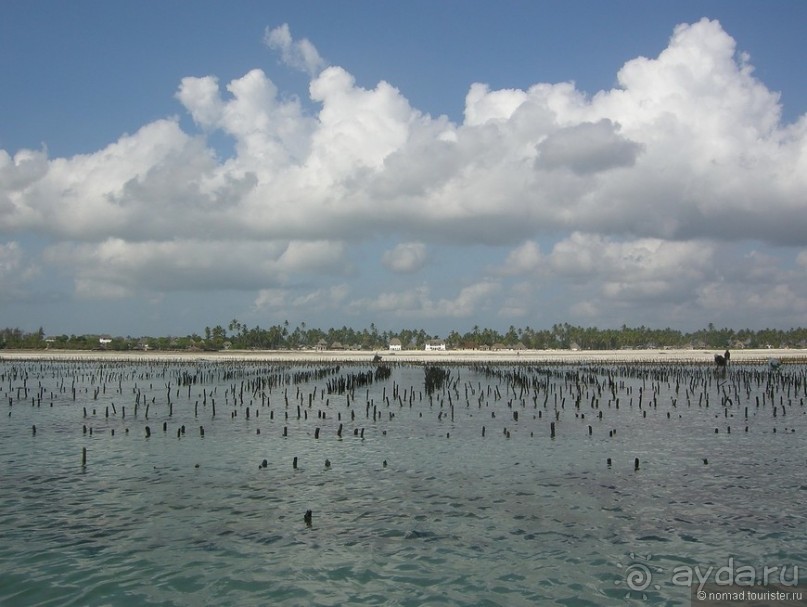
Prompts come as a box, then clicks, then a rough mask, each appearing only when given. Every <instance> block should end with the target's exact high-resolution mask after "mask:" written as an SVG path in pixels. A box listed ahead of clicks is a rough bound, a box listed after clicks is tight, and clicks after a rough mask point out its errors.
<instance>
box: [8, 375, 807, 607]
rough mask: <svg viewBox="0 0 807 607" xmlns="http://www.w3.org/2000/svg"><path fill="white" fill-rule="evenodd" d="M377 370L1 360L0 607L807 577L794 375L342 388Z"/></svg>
mask: <svg viewBox="0 0 807 607" xmlns="http://www.w3.org/2000/svg"><path fill="white" fill-rule="evenodd" d="M376 368H377V367H374V366H372V365H341V366H339V367H338V370H337V367H336V365H330V366H326V365H312V366H298V367H292V366H288V365H279V364H251V363H249V364H248V363H215V364H205V363H197V364H191V363H162V364H154V365H145V364H136V363H123V362H121V363H115V364H109V363H104V364H100V363H92V362H87V361H84V362H47V361H44V362H43V361H38V362H20V361H15V362H0V376H1V377H2V394H0V397H1V398H2V399H3V400H2V401H0V402H3V403H7V402H8V399H9V398H11V404H10V405H5V406H6V408H7V415H6V416H4V417H3V418H2V420H1V421H0V466H2V467H1V468H0V604H2V605H26V606H27V605H267V604H272V605H347V604H350V605H413V606H414V605H508V606H509V605H619V604H626V603H627V604H632V603H635V604H643V605H646V604H650V605H688V604H689V600H690V598H689V597H690V594H689V592H690V589H689V588H688V587H686V586H684V585H681V584H680V583H679V582H678V581H677V580H680V579H681V578H680V572H682V571H685V569H682V568H687V567H688V568H690V569H694V568H695V567H698V568H699V569H700V571H701V572H705V571H706V569H707V568H708V567H710V566H711V567H713V568H715V569H716V568H719V567H725V566H727V565H728V564H733V565H734V566H735V567H740V566H744V567H753V568H759V569H760V570H761V569H762V567H765V566H767V567H773V566H779V567H780V568H781V569H782V570H783V572H784V576H785V578H784V579H785V581H790V580H792V579H793V577H794V573H795V574H796V575H798V571H797V570H796V569H795V568H799V569H801V570H802V571H805V572H807V541H805V540H807V524H806V523H807V499H805V498H807V469H806V465H807V455H805V454H806V453H807V449H805V439H804V437H805V433H807V415H805V411H807V410H806V409H805V407H804V398H805V397H806V396H805V384H804V377H805V368H804V367H803V366H800V365H786V366H783V368H782V369H781V370H780V372H779V374H777V375H774V376H772V375H770V374H769V373H767V371H766V369H764V368H762V367H759V368H756V367H750V366H749V367H740V366H737V367H734V368H732V369H731V370H730V371H729V373H728V375H727V377H725V378H720V377H719V376H717V375H715V373H714V371H713V370H712V369H711V368H704V367H686V366H670V367H669V368H667V369H666V370H663V371H660V370H659V369H658V368H655V367H648V368H644V369H643V368H639V367H636V366H633V367H609V366H603V365H591V366H587V365H554V366H548V367H541V366H537V365H530V366H526V365H525V366H514V365H510V366H497V367H490V368H483V367H480V366H464V365H456V366H445V367H444V368H445V369H447V370H448V371H449V372H450V375H449V376H448V379H447V381H446V382H445V383H444V384H443V386H442V387H441V388H439V389H438V390H436V391H435V392H434V393H433V394H432V395H431V398H430V397H429V395H428V394H426V392H425V390H424V367H423V366H420V365H416V364H412V365H408V364H399V365H393V366H392V367H391V374H390V376H389V377H388V378H377V379H376V378H374V379H373V381H372V382H370V383H367V384H365V385H360V386H358V387H355V388H354V389H353V390H346V391H344V392H341V393H339V391H338V390H337V389H336V381H337V380H338V379H340V378H342V379H347V380H350V379H351V378H353V379H355V378H356V377H358V376H359V375H361V376H362V377H366V374H371V375H372V374H373V372H374V370H375V369H376ZM315 371H320V372H315ZM193 378H195V380H196V381H195V383H190V388H189V387H188V385H184V384H183V383H182V382H183V381H192V379H193ZM524 378H527V381H529V382H530V383H529V384H525V383H524ZM257 380H260V381H261V382H262V383H261V384H257V383H256V381H257ZM328 382H331V386H332V388H333V390H332V391H331V392H330V393H329V392H328V390H327V386H328ZM169 385H170V388H168V387H167V386H169ZM73 387H75V388H76V395H75V400H74V397H73V392H72V389H73ZM676 387H677V392H676ZM640 388H641V389H642V402H641V407H640V402H639V400H640V394H639V390H640ZM788 388H789V392H788ZM26 389H27V393H26ZM315 390H316V391H315ZM169 393H170V403H171V404H170V405H169ZM138 394H139V398H138ZM707 397H708V400H709V406H708V407H706V406H705V404H706V403H705V399H706V398H707ZM617 398H618V399H619V408H617V407H616V399H617ZM309 399H310V400H309ZM757 399H759V400H760V401H761V403H760V406H757V404H756V403H757ZM214 400H215V407H216V415H215V417H214V416H213V412H212V409H213V401H214ZM287 400H288V405H287V404H286V401H287ZM772 400H773V402H774V403H776V407H777V416H776V417H774V416H773V407H772V403H771V401H772ZM136 401H137V402H138V405H137V413H136V414H135V402H136ZM673 402H674V404H673ZM368 404H369V406H368ZM51 405H52V406H51ZM113 405H114V407H113ZM146 405H148V419H146V417H145V415H146V413H145V409H146ZM298 405H299V406H300V414H301V417H300V419H298V417H297V415H298V413H297V409H298ZM781 406H784V411H785V413H784V415H782V412H781V410H779V409H778V408H779V407H781ZM746 407H747V408H748V411H749V412H748V419H746V418H745V408H746ZM85 408H86V409H87V417H86V418H85V417H84V409H85ZM247 409H249V411H250V415H249V419H247V415H246V412H247ZM374 409H375V419H373V410H374ZM452 410H453V417H452ZM107 412H108V415H109V416H108V417H107ZM514 412H517V413H518V420H517V421H516V420H515V419H514ZM599 412H602V418H601V419H600V418H599ZM286 413H288V419H286ZM351 413H353V414H355V419H354V420H351ZM668 413H669V416H668ZM323 414H324V418H323V417H322V415H323ZM124 415H125V416H124ZM553 421H554V422H555V425H556V436H555V438H554V439H552V438H550V423H551V422H553ZM340 423H341V424H342V426H343V431H342V436H341V438H340V437H339V436H338V435H337V432H338V427H339V425H340ZM163 424H166V430H165V431H164V430H163ZM34 425H35V426H36V433H34V432H33V431H32V427H33V426H34ZM183 425H184V426H185V434H180V436H179V437H178V436H177V431H178V430H180V432H181V427H182V426H183ZM85 426H86V428H87V432H86V433H85V432H84V428H85ZM146 426H149V427H150V429H151V436H150V437H146V433H145V427H146ZM200 426H203V427H204V436H202V435H201V433H200V430H199V427H200ZM483 426H484V429H485V431H484V436H483V433H482V428H483ZM746 426H747V427H748V431H747V432H746V431H745V427H746ZM589 427H591V429H590V430H589ZM284 428H286V434H287V436H285V437H284V436H283V434H284ZM317 428H319V438H315V433H316V429H317ZM715 429H717V430H718V432H717V433H715ZM729 429H730V432H729ZM774 429H775V430H776V431H775V432H774ZM113 430H114V434H113ZM127 430H128V432H127ZM258 430H260V433H258ZM362 430H363V437H362V436H361V434H359V435H354V431H355V432H357V433H361V431H362ZM614 431H615V432H614ZM508 433H509V436H508ZM84 448H86V450H87V451H86V453H87V463H86V466H82V465H81V455H82V449H84ZM295 457H296V458H297V460H298V466H297V468H296V469H295V468H294V467H293V460H294V458H295ZM608 458H611V465H610V466H608V465H607V460H608ZM636 458H638V459H639V461H640V468H639V470H638V471H637V470H634V461H635V459H636ZM264 459H266V460H267V465H266V467H265V468H264V467H261V462H262V461H263V460H264ZM704 459H706V460H708V464H704ZM326 460H329V462H330V466H329V467H326V465H325V462H326ZM308 509H310V510H312V512H313V523H312V525H311V526H307V525H306V524H305V523H304V521H303V514H304V513H305V511H306V510H308ZM631 572H639V573H641V574H642V575H648V574H649V576H650V578H649V579H647V580H639V582H640V583H638V584H637V583H636V580H635V579H634V580H633V582H632V583H631V584H628V580H627V578H628V576H629V575H630V574H631ZM676 572H678V574H679V577H678V578H676V577H675V574H676ZM801 577H802V580H801V581H802V583H803V578H804V575H802V576H801ZM775 581H778V580H775ZM631 586H632V587H631Z"/></svg>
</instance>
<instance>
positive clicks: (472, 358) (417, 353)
mask: <svg viewBox="0 0 807 607" xmlns="http://www.w3.org/2000/svg"><path fill="white" fill-rule="evenodd" d="M722 352H723V351H722V350H718V349H714V350H689V349H675V350H663V349H661V350H495V351H492V350H491V351H486V350H446V351H424V350H403V351H397V352H392V351H389V350H377V351H369V350H360V351H355V350H323V351H313V350H303V351H300V350H228V351H219V352H198V351H197V352H191V351H170V352H169V351H160V352H156V351H150V352H132V351H130V352H119V351H98V350H94V351H83V350H3V351H2V352H0V361H3V360H5V361H14V360H61V361H65V360H81V361H91V360H97V361H134V362H150V361H188V362H194V361H204V362H238V361H243V362H284V363H306V364H311V363H320V362H322V363H330V362H345V363H362V362H370V361H372V359H373V357H374V356H375V355H376V354H378V355H379V356H381V357H382V360H383V361H385V362H400V363H448V364H450V363H486V362H489V363H634V364H638V363H648V364H663V363H693V364H711V363H713V362H714V356H715V354H722ZM771 358H775V359H779V360H780V361H781V362H782V363H799V362H807V350H804V349H764V350H751V349H749V350H732V351H731V360H732V362H735V363H746V364H762V363H767V361H768V360H769V359H771Z"/></svg>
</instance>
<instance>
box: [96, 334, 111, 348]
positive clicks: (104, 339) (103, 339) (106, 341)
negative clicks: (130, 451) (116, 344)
mask: <svg viewBox="0 0 807 607" xmlns="http://www.w3.org/2000/svg"><path fill="white" fill-rule="evenodd" d="M98 343H99V344H101V347H102V348H106V347H107V346H108V345H109V344H111V343H112V337H111V336H110V335H102V336H101V337H99V338H98Z"/></svg>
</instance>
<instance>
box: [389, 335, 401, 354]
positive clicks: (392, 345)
mask: <svg viewBox="0 0 807 607" xmlns="http://www.w3.org/2000/svg"><path fill="white" fill-rule="evenodd" d="M389 349H390V351H392V352H400V351H401V340H400V339H398V338H397V337H393V338H392V339H391V340H389Z"/></svg>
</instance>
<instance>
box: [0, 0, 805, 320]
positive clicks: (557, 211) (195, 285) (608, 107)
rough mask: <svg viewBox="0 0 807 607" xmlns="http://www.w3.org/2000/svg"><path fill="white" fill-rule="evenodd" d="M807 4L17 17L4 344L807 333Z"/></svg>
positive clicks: (114, 6)
mask: <svg viewBox="0 0 807 607" xmlns="http://www.w3.org/2000/svg"><path fill="white" fill-rule="evenodd" d="M805 23H807V2H802V1H800V0H790V1H784V0H770V1H766V2H758V1H747V0H731V1H729V0H725V1H716V0H713V1H704V0H701V1H698V2H690V1H687V0H682V1H677V2H663V3H662V2H640V1H629V0H614V1H613V2H602V1H600V0H591V1H581V0H564V1H558V2H537V1H536V2H533V1H516V0H512V1H503V2H483V1H479V2H467V1H465V0H462V1H459V0H446V1H437V2H435V1H434V0H429V1H424V0H409V1H407V2H400V3H392V2H377V1H365V0H354V1H345V2H310V1H305V0H303V1H300V0H294V1H283V0H280V1H274V2H263V1H260V2H246V1H235V2H226V3H225V2H218V1H215V2H214V1H209V0H198V1H194V2H184V1H182V2H180V1H177V0H165V1H159V2H157V1H156V0H146V1H137V2H136V1H133V0H132V1H122V2H107V1H105V0H104V1H88V0H76V1H74V2H69V3H68V2H61V1H55V0H40V1H37V2H21V1H12V2H4V3H2V4H0V327H15V328H20V329H22V330H25V331H34V330H37V329H38V328H39V327H42V328H43V329H44V330H45V332H46V333H47V334H49V335H61V334H68V335H69V334H76V335H79V334H100V333H108V334H111V335H119V336H127V335H128V336H144V335H188V334H192V333H198V334H202V333H203V331H204V328H205V327H208V326H209V327H213V326H216V325H222V326H224V327H227V325H228V323H229V322H230V321H231V320H233V319H237V320H238V321H239V322H240V323H242V324H245V325H247V326H249V327H250V328H252V327H255V326H260V327H264V328H266V327H269V326H272V325H275V324H282V323H284V322H288V323H289V324H290V325H291V326H292V327H294V326H297V325H299V324H300V323H305V324H306V326H308V327H319V328H322V329H327V328H330V327H336V328H339V327H342V326H347V327H352V328H355V329H359V330H360V329H362V328H366V327H370V325H371V323H372V324H373V325H374V326H375V327H377V328H378V330H380V331H384V330H389V331H398V330H401V329H404V328H417V329H421V328H422V329H425V330H426V331H427V332H428V333H430V334H432V335H438V336H446V335H447V334H448V333H449V332H450V331H452V330H457V331H459V332H460V333H465V332H467V331H470V330H472V328H473V327H480V328H483V327H487V328H493V329H497V330H501V331H505V330H507V328H508V327H510V326H515V327H520V328H524V327H531V328H533V329H544V328H550V327H552V325H554V324H557V323H567V322H568V323H570V324H573V325H581V326H596V327H599V328H619V327H621V326H623V325H627V326H629V327H637V326H640V325H644V326H647V327H651V328H667V327H671V328H674V329H679V330H682V331H694V330H697V329H700V328H704V327H706V326H707V325H708V324H709V323H712V324H714V325H715V326H718V327H730V328H734V329H743V328H750V329H762V328H782V329H787V328H793V327H798V326H807V77H806V76H807V74H805V68H804V63H805V57H807V39H805V37H804V35H803V31H804V25H805Z"/></svg>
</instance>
